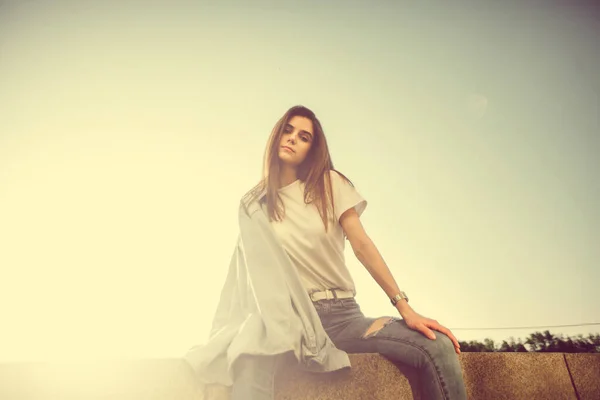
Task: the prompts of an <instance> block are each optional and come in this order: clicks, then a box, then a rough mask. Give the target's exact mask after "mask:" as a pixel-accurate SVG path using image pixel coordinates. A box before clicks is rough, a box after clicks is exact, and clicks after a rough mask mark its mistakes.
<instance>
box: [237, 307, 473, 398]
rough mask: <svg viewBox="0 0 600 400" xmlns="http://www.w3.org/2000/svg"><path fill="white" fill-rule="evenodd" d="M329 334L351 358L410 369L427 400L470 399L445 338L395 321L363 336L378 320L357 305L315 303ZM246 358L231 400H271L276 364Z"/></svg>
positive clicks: (272, 359)
mask: <svg viewBox="0 0 600 400" xmlns="http://www.w3.org/2000/svg"><path fill="white" fill-rule="evenodd" d="M313 304H314V306H315V309H316V310H317V313H318V314H319V317H320V319H321V322H322V324H323V327H324V328H325V332H326V333H327V335H328V336H329V337H330V338H331V340H332V341H333V343H334V344H335V345H336V347H338V348H339V349H340V350H343V351H345V352H347V353H379V354H381V355H383V356H384V357H386V358H388V359H389V360H390V361H392V362H394V363H396V364H398V365H400V366H407V367H410V368H411V369H414V371H415V372H416V373H417V374H418V387H417V388H415V389H416V390H417V392H418V393H419V394H420V397H421V398H423V399H431V400H433V399H435V400H437V399H445V400H454V399H466V398H467V395H466V390H465V386H464V382H463V376H462V370H461V367H460V363H459V361H458V357H457V354H456V353H455V352H454V346H453V345H452V342H451V341H450V339H449V338H448V336H446V335H444V334H443V333H441V332H436V339H435V340H431V339H428V338H426V337H425V336H424V335H423V334H422V333H420V332H416V331H414V330H412V329H410V328H408V327H407V326H406V323H405V322H404V321H403V320H402V319H400V318H392V319H391V321H390V323H388V324H386V325H384V326H383V328H381V329H380V330H378V331H376V332H374V333H373V334H369V335H368V336H366V337H365V333H366V332H367V331H368V330H369V327H370V326H371V325H372V324H373V322H374V321H376V320H377V319H378V318H369V317H365V316H364V314H363V313H362V311H361V310H360V306H359V305H358V304H357V303H356V300H355V299H353V298H352V299H331V300H320V301H317V302H315V303H313ZM278 357H279V359H281V356H266V357H256V356H247V357H244V358H243V361H241V362H240V363H239V368H236V371H238V372H236V374H235V377H234V383H233V392H232V400H240V399H247V400H272V399H273V377H274V374H275V370H276V365H277V358H278Z"/></svg>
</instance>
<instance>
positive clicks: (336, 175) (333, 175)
mask: <svg viewBox="0 0 600 400" xmlns="http://www.w3.org/2000/svg"><path fill="white" fill-rule="evenodd" d="M329 177H330V179H331V184H332V185H333V186H334V187H340V186H342V185H343V184H345V185H350V186H352V187H353V186H354V184H353V183H352V181H351V180H350V179H348V177H347V176H346V175H344V174H343V173H341V172H340V171H338V170H335V169H330V170H329Z"/></svg>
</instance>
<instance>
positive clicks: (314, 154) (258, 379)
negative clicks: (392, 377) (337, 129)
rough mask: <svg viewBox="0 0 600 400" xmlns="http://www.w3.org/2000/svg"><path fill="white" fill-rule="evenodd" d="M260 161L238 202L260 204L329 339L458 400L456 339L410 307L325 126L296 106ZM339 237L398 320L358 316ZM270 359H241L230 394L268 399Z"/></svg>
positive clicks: (461, 391) (432, 394) (429, 392)
mask: <svg viewBox="0 0 600 400" xmlns="http://www.w3.org/2000/svg"><path fill="white" fill-rule="evenodd" d="M264 163H265V171H264V175H265V178H264V179H263V180H262V181H261V182H260V183H259V184H258V185H257V186H256V187H254V188H253V189H252V190H251V191H250V192H248V194H247V195H246V196H245V198H244V201H245V202H246V203H248V204H249V203H251V202H253V201H256V200H258V201H259V202H262V204H263V205H264V207H265V209H266V213H267V215H268V217H269V221H270V224H271V226H272V227H273V230H274V231H275V232H276V235H277V237H278V238H279V240H280V242H281V245H282V246H283V248H284V249H285V251H286V253H287V254H288V256H289V257H290V259H291V260H292V262H293V264H294V266H295V267H296V268H297V270H298V273H299V276H300V278H301V281H302V284H303V286H304V288H305V289H306V291H307V292H308V293H309V294H310V298H311V300H312V301H313V304H314V306H315V309H316V310H317V313H318V315H319V318H320V320H321V322H322V324H323V328H324V329H325V332H326V333H327V335H328V336H329V338H330V339H331V341H332V342H333V343H334V344H335V346H336V347H337V348H339V349H341V350H343V351H345V352H347V353H380V354H382V355H383V356H385V357H387V358H388V359H390V360H391V361H393V362H396V363H398V364H402V365H406V366H410V367H412V368H414V369H415V370H416V371H417V372H418V373H419V375H420V377H419V382H420V386H421V387H420V388H418V390H419V391H420V392H421V393H422V395H423V397H424V398H427V399H465V398H466V393H465V387H464V383H463V378H462V372H461V368H460V363H459V361H458V357H457V355H456V354H459V353H460V345H459V344H458V341H457V340H456V338H455V337H454V335H453V334H452V333H451V332H450V330H448V329H447V328H445V327H444V326H442V325H440V324H439V323H438V322H437V321H435V320H433V319H430V318H426V317H424V316H422V315H420V314H418V313H417V312H416V311H415V310H414V309H413V308H412V307H411V306H410V305H409V304H408V298H407V297H406V294H405V293H404V292H402V291H400V289H399V288H398V285H397V284H396V282H395V280H394V278H393V276H392V274H391V273H390V270H389V269H388V267H387V266H386V264H385V262H384V260H383V258H382V256H381V255H380V254H379V252H378V250H377V248H376V247H375V244H374V243H373V241H372V240H371V239H370V238H369V236H368V235H367V233H366V232H365V229H364V227H363V226H362V224H361V221H360V215H361V214H362V212H363V211H364V209H365V207H366V204H367V202H366V201H365V200H364V199H363V197H362V196H361V195H360V194H359V193H358V192H357V190H356V189H355V188H354V186H353V185H352V183H351V182H350V181H349V180H348V179H347V178H346V177H344V176H343V175H342V174H340V173H338V172H336V171H335V170H334V169H333V164H332V162H331V157H330V155H329V150H328V147H327V142H326V140H325V136H324V134H323V129H322V127H321V124H320V122H319V120H318V119H317V118H316V116H315V114H314V113H313V112H312V111H311V110H309V109H307V108H306V107H302V106H296V107H292V108H291V109H289V110H288V111H287V112H286V113H285V114H284V115H283V117H282V118H281V119H280V120H279V121H278V122H277V124H276V125H275V127H274V129H273V132H272V134H271V137H270V139H269V142H268V145H267V149H266V151H265V160H264ZM345 239H347V240H348V241H349V242H350V245H351V246H352V250H353V251H354V254H355V255H356V257H357V258H358V260H359V261H360V262H361V263H362V264H363V265H364V266H365V268H367V270H368V271H369V273H370V274H371V276H372V277H373V278H374V279H375V281H376V282H377V283H378V284H379V286H381V288H382V289H383V291H384V292H385V293H386V295H387V296H388V297H389V298H390V300H391V302H392V304H393V305H394V307H395V308H396V310H397V311H398V313H399V314H400V316H401V317H402V318H397V317H383V318H368V317H365V316H364V315H363V313H362V312H361V310H360V307H359V305H358V304H357V303H356V301H355V300H354V296H355V293H356V291H355V286H354V282H353V280H352V277H351V276H350V273H349V271H348V268H347V267H346V264H345V261H344V243H345ZM434 331H437V332H438V333H437V335H436V333H434ZM455 353H456V354H455ZM276 363H277V356H245V357H241V358H240V359H239V361H238V362H237V363H236V367H235V373H234V381H233V388H232V398H233V399H236V400H237V399H265V400H266V399H272V398H273V385H272V383H273V376H274V371H275V367H276Z"/></svg>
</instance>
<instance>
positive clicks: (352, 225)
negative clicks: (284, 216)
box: [340, 208, 460, 353]
mask: <svg viewBox="0 0 600 400" xmlns="http://www.w3.org/2000/svg"><path fill="white" fill-rule="evenodd" d="M340 224H341V225H342V228H343V229H344V232H345V233H346V237H348V241H349V242H350V245H351V246H352V250H353V251H354V254H355V255H356V258H357V259H358V260H359V261H360V262H361V264H362V265H364V267H365V268H366V269H367V271H369V274H371V276H372V277H373V279H375V281H376V282H377V283H378V284H379V286H380V287H381V288H382V289H383V291H384V292H385V294H386V295H387V296H388V298H390V299H391V298H392V297H394V296H395V295H396V294H398V293H400V289H399V288H398V284H397V283H396V280H395V279H394V277H393V276H392V273H391V272H390V269H389V268H388V266H387V264H386V263H385V261H384V260H383V257H382V256H381V254H380V253H379V250H378V249H377V247H376V246H375V243H373V241H372V240H371V238H369V236H368V235H367V232H366V231H365V229H364V227H363V225H362V223H361V222H360V217H359V216H358V213H357V212H356V210H355V209H354V208H350V209H348V210H347V211H345V212H344V213H343V214H342V216H341V217H340ZM396 309H397V310H398V312H399V313H400V315H401V316H402V318H403V319H404V321H405V322H406V325H407V326H408V327H409V328H411V329H413V330H416V331H419V332H421V333H422V334H423V335H425V336H426V337H428V338H429V339H435V334H434V333H433V331H432V329H433V330H436V331H438V332H442V333H444V334H446V335H447V336H448V337H449V338H450V340H452V342H453V343H454V348H455V350H456V353H460V345H459V344H458V340H457V339H456V338H455V337H454V335H453V334H452V332H450V330H449V329H448V328H446V327H444V326H442V325H441V324H439V323H438V322H437V321H436V320H433V319H430V318H426V317H424V316H422V315H420V314H418V313H417V312H415V311H414V310H413V309H412V307H411V306H410V305H409V304H408V302H407V301H406V300H404V299H402V300H400V301H399V302H397V303H396Z"/></svg>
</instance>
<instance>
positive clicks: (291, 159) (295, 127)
mask: <svg viewBox="0 0 600 400" xmlns="http://www.w3.org/2000/svg"><path fill="white" fill-rule="evenodd" d="M313 136H314V132H313V124H312V121H311V120H310V119H308V118H305V117H300V116H294V117H292V118H290V120H289V121H288V123H287V124H286V125H285V126H284V128H283V133H282V135H281V140H280V141H279V149H278V151H279V159H280V160H281V161H282V162H284V163H286V164H288V165H289V166H291V167H298V166H299V165H300V164H302V162H303V161H304V160H305V159H306V155H307V154H308V151H309V150H310V148H311V146H312V143H313V139H314V137H313Z"/></svg>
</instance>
